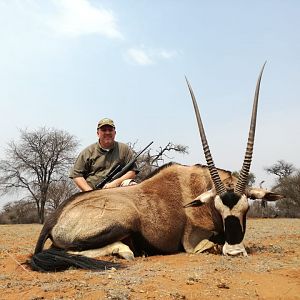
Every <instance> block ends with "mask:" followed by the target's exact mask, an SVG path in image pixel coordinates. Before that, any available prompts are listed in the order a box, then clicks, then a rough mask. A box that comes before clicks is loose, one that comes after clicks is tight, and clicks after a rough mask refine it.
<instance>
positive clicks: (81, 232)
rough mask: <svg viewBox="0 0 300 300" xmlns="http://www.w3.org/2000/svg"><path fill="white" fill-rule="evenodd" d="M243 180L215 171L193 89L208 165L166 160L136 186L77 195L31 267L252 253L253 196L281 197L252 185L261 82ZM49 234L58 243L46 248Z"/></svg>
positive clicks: (51, 223) (49, 223)
mask: <svg viewBox="0 0 300 300" xmlns="http://www.w3.org/2000/svg"><path fill="white" fill-rule="evenodd" d="M262 72H263V69H262V71H261V73H260V75H259V79H258V82H257V86H256V92H255V97H254V104H253V111H252V118H251V125H250V131H249V137H248V144H247V150H246V155H245V159H244V163H243V167H242V169H241V172H240V176H239V178H236V177H234V176H233V175H232V174H231V172H230V171H226V170H222V169H217V168H216V167H215V166H214V163H213V159H212V156H211V153H210V150H209V147H208V143H207V140H206V136H205V132H204V128H203V124H202V121H201V117H200V113H199V110H198V107H197V103H196V100H195V97H194V94H193V91H192V88H191V86H190V84H189V83H188V82H187V83H188V87H189V90H190V93H191V96H192V100H193V105H194V109H195V113H196V117H197V122H198V126H199V132H200V136H201V140H202V145H203V149H204V153H205V157H206V161H207V166H203V165H194V166H183V165H180V164H175V163H170V164H167V165H164V166H162V167H160V168H159V169H157V170H156V171H155V172H153V173H152V174H151V175H149V176H148V178H146V179H145V180H144V181H142V182H141V183H139V184H137V185H132V186H127V187H121V188H112V189H104V190H94V191H89V192H83V193H78V194H76V195H74V196H72V197H71V198H70V199H68V200H66V201H65V202H63V203H62V204H61V205H60V207H59V208H58V209H57V210H56V211H55V212H54V213H53V214H52V215H51V216H50V217H49V218H48V219H47V220H46V222H45V224H44V227H43V229H42V231H41V233H40V236H39V239H38V241H37V245H36V248H35V253H34V255H33V256H32V258H31V261H30V265H31V267H32V268H33V269H34V270H38V271H54V270H62V269H65V268H67V267H69V266H77V267H81V268H87V269H101V268H102V269H104V268H106V267H109V266H110V265H111V264H110V263H108V262H104V261H100V260H96V259H93V258H91V257H99V256H103V255H111V254H114V255H119V256H120V257H123V258H125V259H133V258H134V256H136V255H142V254H145V255H153V254H171V253H177V252H180V251H186V252H188V253H198V252H202V251H203V250H205V249H207V248H209V247H212V246H213V245H214V244H215V243H217V244H222V245H223V247H222V252H223V254H224V255H237V254H240V253H242V254H243V255H245V256H246V255H247V253H246V250H245V247H244V245H243V239H244V235H245V230H246V214H247V211H248V209H249V204H248V198H252V199H265V200H270V201H274V200H277V199H281V198H282V196H281V195H278V194H274V193H271V192H268V191H266V190H264V189H261V188H248V187H247V179H248V175H249V170H250V164H251V159H252V152H253V143H254V134H255V124H256V114H257V104H258V94H259V86H260V81H261V76H262ZM48 238H50V239H51V241H52V247H51V248H49V249H47V250H44V244H45V242H46V240H47V239H48Z"/></svg>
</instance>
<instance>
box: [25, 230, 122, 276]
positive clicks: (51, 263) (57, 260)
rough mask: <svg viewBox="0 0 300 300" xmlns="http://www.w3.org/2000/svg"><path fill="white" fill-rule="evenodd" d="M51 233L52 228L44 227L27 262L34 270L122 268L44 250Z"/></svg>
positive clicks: (59, 250)
mask: <svg viewBox="0 0 300 300" xmlns="http://www.w3.org/2000/svg"><path fill="white" fill-rule="evenodd" d="M50 231H51V229H50V226H47V225H45V226H44V227H43V229H42V231H41V233H40V236H39V238H38V241H37V243H36V247H35V250H34V254H33V255H32V257H31V258H30V260H29V261H27V264H28V265H29V266H30V267H31V269H32V270H34V271H39V272H57V271H63V270H66V269H68V268H70V267H75V268H80V269H85V270H92V271H104V270H107V269H110V268H112V267H114V268H116V269H117V268H120V264H117V263H112V262H107V261H103V260H97V259H94V258H90V257H86V256H82V255H77V254H70V253H68V252H67V251H65V250H64V249H59V248H49V249H45V250H43V248H44V245H45V242H46V240H47V239H48V238H49V237H50Z"/></svg>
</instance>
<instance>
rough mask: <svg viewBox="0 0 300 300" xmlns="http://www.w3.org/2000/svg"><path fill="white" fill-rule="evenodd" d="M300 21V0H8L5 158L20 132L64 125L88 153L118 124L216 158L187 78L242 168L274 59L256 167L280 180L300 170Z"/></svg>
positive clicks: (229, 157) (218, 143)
mask: <svg viewBox="0 0 300 300" xmlns="http://www.w3.org/2000/svg"><path fill="white" fill-rule="evenodd" d="M299 16H300V2H299V1H297V0H295V1H291V0H290V1H289V0H287V1H276V0H272V1H268V0H266V1H256V0H252V1H197V0H195V1H192V0H190V1H189V0H187V1H176V0H172V1H171V0H164V1H158V0H152V1H142V0H139V1H137V0H136V1H132V0H127V1H96V0H95V1H92V0H89V1H88V0H45V1H38V0H0V43H1V47H0V82H1V88H0V112H1V118H0V128H1V131H0V138H1V145H0V155H1V158H3V157H4V149H5V147H6V145H7V143H8V142H9V141H11V140H17V139H18V137H19V131H18V130H19V129H20V128H21V129H24V128H28V129H36V128H38V127H41V126H47V127H54V128H57V129H64V130H66V131H68V132H69V133H71V134H73V135H75V136H76V137H77V138H78V139H79V140H80V142H81V149H82V148H83V147H85V146H87V145H89V144H91V143H93V142H94V141H95V140H96V124H97V122H98V120H99V119H101V118H102V117H110V118H112V119H114V120H115V123H116V125H117V139H118V140H119V141H123V142H136V141H137V146H138V148H142V147H144V146H145V145H146V144H148V143H149V142H150V141H152V140H153V141H154V146H153V148H154V149H155V148H158V147H159V146H164V145H166V144H167V143H168V142H169V141H171V142H174V143H180V144H183V145H186V146H188V147H189V154H188V155H174V156H173V159H172V160H175V161H177V162H180V163H182V164H195V163H205V162H204V156H203V153H202V148H201V144H200V139H199V134H198V130H197V125H196V120H195V116H194V112H193V108H192V104H191V100H190V96H189V93H188V89H187V87H186V83H185V79H184V76H185V75H186V76H187V77H188V79H189V81H190V83H191V85H192V87H193V89H194V92H195V95H196V98H197V101H198V105H199V107H200V111H201V114H202V118H203V122H204V126H205V128H206V133H207V138H208V141H209V144H210V147H211V151H212V154H213V157H214V161H215V164H216V165H217V166H219V167H221V168H225V169H230V170H238V169H240V167H241V164H242V160H243V157H244V152H245V148H246V141H247V134H248V128H249V121H250V113H251V107H252V100H253V95H254V90H255V85H256V80H257V76H258V73H259V71H260V68H261V66H262V65H263V63H264V61H266V60H267V65H266V68H265V72H264V75H263V79H262V84H261V93H260V104H259V111H258V121H257V132H256V140H255V148H254V156H253V163H252V168H251V171H252V172H253V173H254V174H255V175H256V177H257V182H258V183H259V182H260V181H261V180H266V182H268V183H269V184H271V183H272V180H273V177H270V176H268V175H267V174H266V172H265V171H264V167H266V166H270V165H272V164H274V163H275V162H276V161H277V160H279V159H284V160H286V161H288V162H290V163H293V164H294V165H295V166H296V167H298V168H299V167H300V156H299V150H300V141H299V136H300V126H299V114H300V110H299V106H300V104H299V100H300V99H299V98H300V97H299V96H300V87H299V86H300V84H299V78H300V32H299V28H300V18H299ZM79 150H80V149H79ZM0 201H4V200H3V199H2V200H0Z"/></svg>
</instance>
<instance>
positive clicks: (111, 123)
mask: <svg viewBox="0 0 300 300" xmlns="http://www.w3.org/2000/svg"><path fill="white" fill-rule="evenodd" d="M104 125H109V126H111V127H113V128H116V126H115V124H114V121H113V120H111V119H108V118H104V119H102V120H100V121H99V122H98V126H97V129H99V128H100V127H102V126H104Z"/></svg>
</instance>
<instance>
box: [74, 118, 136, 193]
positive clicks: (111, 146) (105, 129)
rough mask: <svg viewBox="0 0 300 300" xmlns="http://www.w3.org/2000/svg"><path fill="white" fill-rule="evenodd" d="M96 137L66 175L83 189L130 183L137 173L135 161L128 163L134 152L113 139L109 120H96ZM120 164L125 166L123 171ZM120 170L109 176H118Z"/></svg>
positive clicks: (111, 123) (112, 126)
mask: <svg viewBox="0 0 300 300" xmlns="http://www.w3.org/2000/svg"><path fill="white" fill-rule="evenodd" d="M97 136H98V142H96V143H94V144H92V145H90V146H88V147H87V148H85V149H84V150H83V151H82V152H81V153H80V154H79V155H78V157H77V159H76V161H75V164H74V166H73V168H72V170H71V172H70V178H72V179H73V181H74V182H75V184H76V185H77V186H78V187H79V189H80V190H81V191H83V192H85V191H91V190H94V189H97V188H104V189H106V188H113V187H118V186H124V185H130V184H134V181H133V179H134V178H135V176H136V174H137V173H138V172H139V171H138V168H137V165H136V163H135V162H134V163H132V164H131V165H130V162H132V160H133V158H134V153H133V151H132V149H131V148H130V147H129V146H128V145H126V144H124V143H120V142H117V141H115V136H116V127H115V124H114V122H113V120H111V119H108V118H105V119H102V120H100V121H99V123H98V126H97ZM128 164H129V165H130V166H129V168H128ZM124 167H127V168H126V170H127V171H126V172H124ZM120 171H123V172H122V175H121V176H111V175H116V174H119V175H120ZM116 177H117V178H116ZM107 179H108V180H107Z"/></svg>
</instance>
